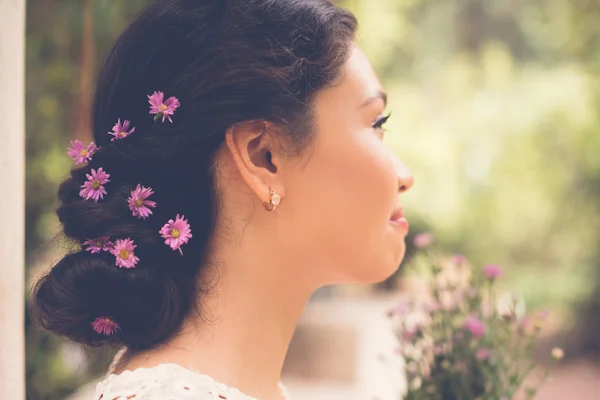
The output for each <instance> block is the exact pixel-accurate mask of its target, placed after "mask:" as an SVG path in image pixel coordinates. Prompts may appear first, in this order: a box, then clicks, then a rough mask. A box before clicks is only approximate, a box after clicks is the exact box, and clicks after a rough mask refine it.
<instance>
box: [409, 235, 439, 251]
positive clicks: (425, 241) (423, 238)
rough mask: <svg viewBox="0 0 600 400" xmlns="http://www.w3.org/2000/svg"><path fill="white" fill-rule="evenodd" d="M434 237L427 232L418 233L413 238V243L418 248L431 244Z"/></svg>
mask: <svg viewBox="0 0 600 400" xmlns="http://www.w3.org/2000/svg"><path fill="white" fill-rule="evenodd" d="M433 241H434V237H433V235H432V234H431V233H429V232H424V233H419V234H418V235H416V236H415V237H414V239H413V244H414V245H415V247H417V248H419V249H423V248H425V247H429V246H431V245H432V244H433Z"/></svg>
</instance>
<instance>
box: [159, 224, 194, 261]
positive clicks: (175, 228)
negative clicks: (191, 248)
mask: <svg viewBox="0 0 600 400" xmlns="http://www.w3.org/2000/svg"><path fill="white" fill-rule="evenodd" d="M184 218H185V217H184V216H183V215H182V216H179V214H177V216H176V217H175V220H172V219H170V220H169V222H167V223H166V224H165V225H164V226H163V227H162V228H161V229H160V234H161V236H162V237H163V238H164V239H165V244H166V245H167V246H169V247H171V248H172V249H173V250H179V252H180V253H181V254H183V252H182V251H181V246H182V245H184V244H186V243H187V242H188V240H190V238H191V237H192V230H191V229H190V224H189V223H188V221H187V220H186V219H184Z"/></svg>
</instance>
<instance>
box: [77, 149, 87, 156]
mask: <svg viewBox="0 0 600 400" xmlns="http://www.w3.org/2000/svg"><path fill="white" fill-rule="evenodd" d="M79 154H81V155H82V156H84V157H85V156H87V155H88V151H87V149H81V151H80V152H79Z"/></svg>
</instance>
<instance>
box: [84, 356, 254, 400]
mask: <svg viewBox="0 0 600 400" xmlns="http://www.w3.org/2000/svg"><path fill="white" fill-rule="evenodd" d="M192 399H193V400H223V399H227V400H256V399H255V398H253V397H250V396H247V395H245V394H243V393H242V392H240V391H239V390H237V389H234V388H230V387H228V386H226V385H225V384H223V383H220V382H217V381H216V380H214V379H213V378H211V377H210V376H208V375H203V374H200V373H198V372H196V371H193V370H191V369H188V368H185V367H182V366H180V365H177V364H160V365H157V366H155V367H151V368H138V369H135V370H132V371H124V372H122V373H120V374H118V375H116V374H111V375H109V376H107V377H106V379H104V380H103V381H101V382H100V383H98V385H97V387H96V392H95V396H94V400H192Z"/></svg>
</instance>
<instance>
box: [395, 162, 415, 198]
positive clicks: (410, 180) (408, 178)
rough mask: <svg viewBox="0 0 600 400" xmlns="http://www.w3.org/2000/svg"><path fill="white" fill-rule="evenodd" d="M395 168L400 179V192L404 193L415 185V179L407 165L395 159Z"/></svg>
mask: <svg viewBox="0 0 600 400" xmlns="http://www.w3.org/2000/svg"><path fill="white" fill-rule="evenodd" d="M394 167H395V169H396V176H397V177H398V191H399V192H400V193H404V192H406V191H407V190H408V189H410V188H411V187H412V186H413V185H414V183H415V178H414V176H413V175H412V173H411V172H410V170H409V169H408V168H407V167H406V165H404V164H402V162H401V161H400V160H398V159H397V158H395V157H394Z"/></svg>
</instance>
